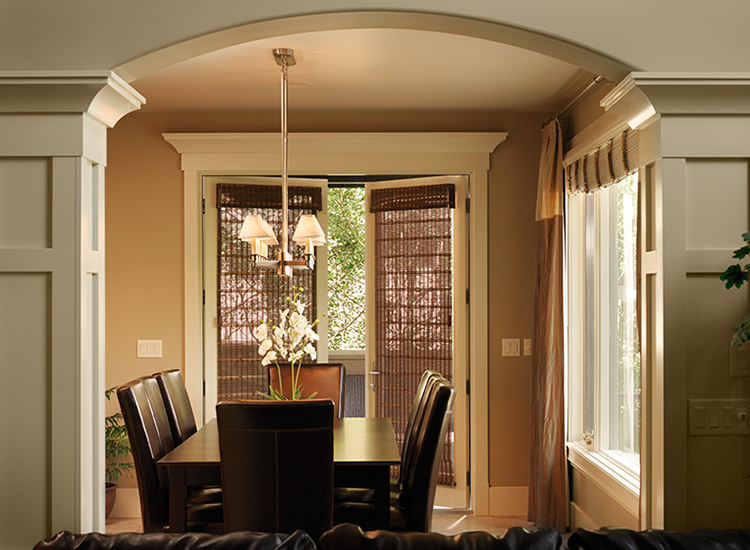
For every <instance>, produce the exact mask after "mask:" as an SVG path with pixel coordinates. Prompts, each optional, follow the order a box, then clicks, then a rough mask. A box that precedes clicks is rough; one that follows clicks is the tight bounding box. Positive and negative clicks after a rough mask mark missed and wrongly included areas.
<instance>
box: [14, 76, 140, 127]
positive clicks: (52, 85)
mask: <svg viewBox="0 0 750 550" xmlns="http://www.w3.org/2000/svg"><path fill="white" fill-rule="evenodd" d="M145 102H146V99H145V98H144V97H143V96H142V95H141V94H139V93H138V92H137V91H136V90H135V89H134V88H132V87H131V86H130V85H129V84H128V83H127V82H125V81H124V80H123V79H122V78H120V77H119V76H118V75H117V74H115V73H114V72H112V71H0V113H5V114H7V113H15V114H19V113H26V114H32V113H46V114H49V113H56V114H59V113H88V114H89V115H91V116H92V117H93V118H95V119H96V120H98V121H99V122H101V123H102V124H104V125H106V126H107V127H110V128H111V127H112V126H114V125H115V124H116V123H117V121H118V120H120V119H121V118H122V117H123V116H125V115H126V114H128V113H130V112H131V111H134V110H136V109H140V108H141V105H143V104H144V103H145Z"/></svg>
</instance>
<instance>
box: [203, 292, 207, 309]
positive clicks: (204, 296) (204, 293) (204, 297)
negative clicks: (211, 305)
mask: <svg viewBox="0 0 750 550" xmlns="http://www.w3.org/2000/svg"><path fill="white" fill-rule="evenodd" d="M203 305H204V306H205V305H206V291H205V290H204V291H203Z"/></svg>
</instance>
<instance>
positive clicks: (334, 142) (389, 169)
mask: <svg viewBox="0 0 750 550" xmlns="http://www.w3.org/2000/svg"><path fill="white" fill-rule="evenodd" d="M506 138H507V133H505V132H461V133H299V134H290V135H289V174H290V175H310V174H330V173H334V174H362V173H367V174H373V175H379V174H383V175H385V174H403V175H409V174H415V175H418V174H422V175H424V174H436V175H439V174H466V175H468V176H469V180H470V182H471V183H470V186H471V187H470V194H471V202H472V204H473V207H472V209H471V223H470V229H469V235H470V236H469V242H470V244H469V272H470V276H469V287H470V288H471V289H472V295H473V296H474V299H473V300H472V304H471V308H470V314H469V322H470V326H471V327H472V330H471V334H470V341H469V354H470V360H469V378H470V379H471V380H472V385H473V387H474V388H487V387H488V382H489V371H488V356H487V350H488V331H487V323H488V309H487V299H486V297H487V296H488V279H487V261H488V258H487V242H488V235H487V228H488V212H487V204H488V200H487V195H488V186H487V182H488V172H489V169H490V155H491V153H492V152H493V151H494V150H495V149H496V147H497V146H498V145H499V144H500V143H502V142H503V141H505V139H506ZM164 139H165V140H166V141H167V142H169V143H170V144H171V145H172V146H173V147H174V148H175V149H176V150H177V152H178V153H179V154H180V155H181V167H182V170H183V182H184V196H183V207H184V258H185V265H184V277H185V279H184V289H185V302H184V304H185V338H184V342H185V368H184V377H185V383H186V385H187V387H188V394H189V395H190V399H191V401H192V402H193V403H200V404H202V403H203V359H202V358H203V349H202V348H203V343H202V342H203V337H202V334H203V327H202V323H203V299H202V289H203V281H202V254H203V251H202V226H201V223H202V188H203V185H202V184H203V177H204V176H209V175H211V176H213V175H233V174H243V175H277V174H279V173H280V171H281V146H280V143H279V136H278V135H277V134H270V133H263V134H244V133H220V134H217V133H200V134H195V133H190V134H164ZM457 389H458V390H460V391H463V389H462V388H457ZM488 401H489V396H488V393H487V392H486V391H473V392H471V395H470V396H469V409H470V425H471V431H470V441H471V452H470V455H471V464H470V469H471V472H472V473H471V484H470V494H471V499H472V503H471V508H472V509H473V510H474V513H475V514H477V515H489V510H490V491H489V447H488V425H489V419H488V413H489V403H488ZM196 422H197V423H198V424H199V425H201V424H202V423H203V422H204V414H203V407H202V406H200V407H196Z"/></svg>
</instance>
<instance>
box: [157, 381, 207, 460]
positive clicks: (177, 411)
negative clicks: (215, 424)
mask: <svg viewBox="0 0 750 550" xmlns="http://www.w3.org/2000/svg"><path fill="white" fill-rule="evenodd" d="M152 377H153V378H155V379H156V382H157V383H158V385H159V390H160V392H161V396H162V399H163V400H164V407H165V410H166V412H167V418H168V420H169V426H170V428H171V430H172V438H173V439H174V442H175V444H176V445H179V444H180V443H182V442H183V441H185V440H186V439H187V438H188V437H190V436H191V435H193V434H194V433H195V432H196V429H197V428H196V424H195V415H194V414H193V407H192V405H191V404H190V397H189V396H188V392H187V388H186V387H185V380H184V379H183V378H182V373H181V372H180V369H172V370H165V371H161V372H156V373H154V374H152Z"/></svg>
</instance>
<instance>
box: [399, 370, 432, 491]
mask: <svg viewBox="0 0 750 550" xmlns="http://www.w3.org/2000/svg"><path fill="white" fill-rule="evenodd" d="M441 377H442V375H441V374H440V373H439V372H436V371H432V370H426V371H424V372H423V373H422V378H420V380H419V385H418V386H417V392H416V393H415V394H414V401H413V402H412V406H411V411H410V412H409V420H408V421H407V423H406V429H405V430H404V443H403V445H401V466H400V467H399V474H398V481H399V483H401V484H403V482H404V473H405V472H407V471H409V468H410V467H411V463H412V458H413V456H414V438H413V437H412V434H413V432H414V430H415V426H416V428H417V429H418V428H419V425H420V423H421V421H422V418H423V417H424V411H425V406H426V405H427V397H428V392H429V389H430V387H431V384H432V382H433V381H434V380H435V379H437V378H441Z"/></svg>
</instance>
